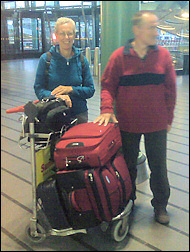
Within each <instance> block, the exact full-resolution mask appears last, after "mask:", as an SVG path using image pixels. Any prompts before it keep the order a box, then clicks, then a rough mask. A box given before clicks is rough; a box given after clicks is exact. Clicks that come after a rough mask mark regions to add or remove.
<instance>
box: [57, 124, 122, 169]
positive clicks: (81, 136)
mask: <svg viewBox="0 0 190 252" xmlns="http://www.w3.org/2000/svg"><path fill="white" fill-rule="evenodd" d="M121 146H122V143H121V136H120V130H119V126H118V124H115V123H109V124H108V125H107V126H104V125H101V126H100V125H98V123H96V124H95V123H93V122H90V123H83V124H79V125H76V126H74V127H72V128H70V129H69V130H68V131H66V132H65V134H64V135H63V136H62V137H61V139H60V141H59V142H58V143H57V144H56V146H55V152H54V160H55V164H56V167H57V168H58V169H68V168H69V169H70V168H71V167H75V168H76V167H85V166H90V167H100V166H103V165H104V164H105V163H107V162H108V160H109V159H110V158H111V157H112V156H113V155H114V154H115V153H116V152H117V151H118V150H119V148H121Z"/></svg>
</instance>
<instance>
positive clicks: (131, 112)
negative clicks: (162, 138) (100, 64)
mask: <svg viewBox="0 0 190 252" xmlns="http://www.w3.org/2000/svg"><path fill="white" fill-rule="evenodd" d="M131 42H132V40H130V41H129V42H128V44H127V45H126V46H123V47H120V48H119V49H117V50H115V51H114V52H113V54H112V55H111V57H110V59H109V62H108V64H107V66H106V68H105V70H104V73H103V75H102V79H101V85H102V90H101V113H113V112H114V106H113V104H114V101H115V108H116V117H117V120H118V121H119V126H120V129H121V130H123V131H128V132H133V133H149V132H155V131H159V130H163V129H166V128H167V125H168V124H169V125H171V123H172V120H173V117H174V107H175V103H176V73H175V70H174V66H173V63H172V59H171V56H170V53H169V51H168V50H167V49H165V48H163V47H161V46H159V45H155V46H150V47H149V50H148V52H147V55H146V56H145V58H143V59H141V58H139V57H138V55H137V53H136V52H135V51H134V50H133V48H132V47H131Z"/></svg>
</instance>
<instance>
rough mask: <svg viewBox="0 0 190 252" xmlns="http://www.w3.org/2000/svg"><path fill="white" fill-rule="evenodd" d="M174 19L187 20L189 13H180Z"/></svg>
mask: <svg viewBox="0 0 190 252" xmlns="http://www.w3.org/2000/svg"><path fill="white" fill-rule="evenodd" d="M174 17H175V18H178V19H181V20H189V13H188V12H182V13H181V14H176V15H175V16H174Z"/></svg>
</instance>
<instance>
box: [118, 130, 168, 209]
mask: <svg viewBox="0 0 190 252" xmlns="http://www.w3.org/2000/svg"><path fill="white" fill-rule="evenodd" d="M141 135H142V134H141V133H129V132H125V131H121V137H122V149H123V155H124V158H125V161H126V163H127V166H128V169H129V173H130V176H131V180H132V187H133V191H132V195H131V199H133V200H135V199H136V193H135V192H136V185H135V180H136V177H137V168H136V165H137V157H138V153H139V144H140V139H141ZM144 139H145V150H146V156H147V160H148V165H149V168H150V171H151V173H150V188H151V191H152V193H153V199H152V200H151V204H152V206H153V207H154V208H157V209H158V208H160V207H166V206H167V203H168V199H169V196H170V186H169V182H168V177H167V167H166V142H167V131H166V130H161V131H157V132H153V133H144Z"/></svg>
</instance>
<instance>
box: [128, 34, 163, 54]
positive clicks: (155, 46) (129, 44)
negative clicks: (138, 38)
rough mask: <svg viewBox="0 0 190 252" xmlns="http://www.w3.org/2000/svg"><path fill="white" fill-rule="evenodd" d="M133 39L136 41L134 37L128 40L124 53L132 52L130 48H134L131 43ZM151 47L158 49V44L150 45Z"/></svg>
mask: <svg viewBox="0 0 190 252" xmlns="http://www.w3.org/2000/svg"><path fill="white" fill-rule="evenodd" d="M133 41H134V38H133V39H129V40H128V42H127V44H126V45H125V48H124V51H123V54H124V55H127V54H131V53H130V48H133V47H132V45H131V43H132V42H133ZM149 48H150V49H152V50H158V46H157V45H152V46H149Z"/></svg>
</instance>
